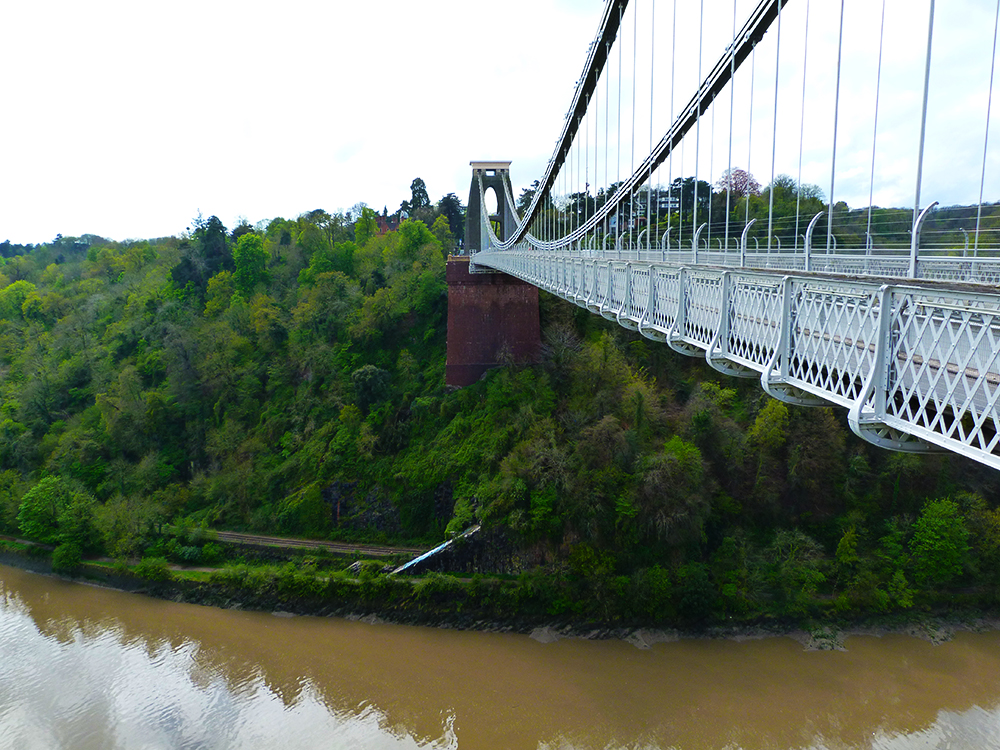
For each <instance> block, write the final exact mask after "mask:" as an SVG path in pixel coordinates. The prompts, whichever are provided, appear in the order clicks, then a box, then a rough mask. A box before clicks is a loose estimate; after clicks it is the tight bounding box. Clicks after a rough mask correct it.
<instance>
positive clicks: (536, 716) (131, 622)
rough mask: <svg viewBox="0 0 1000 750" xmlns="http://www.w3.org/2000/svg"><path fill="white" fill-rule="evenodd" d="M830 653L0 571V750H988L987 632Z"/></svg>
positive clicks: (991, 721)
mask: <svg viewBox="0 0 1000 750" xmlns="http://www.w3.org/2000/svg"><path fill="white" fill-rule="evenodd" d="M845 645H846V649H847V650H846V651H805V650H804V649H803V647H802V645H801V644H800V643H798V642H796V641H795V640H793V639H791V638H766V639H760V640H748V641H743V642H736V641H731V640H710V639H688V640H679V641H674V642H665V643H654V644H653V645H652V646H651V647H649V648H645V649H640V648H637V647H636V646H635V645H632V644H630V643H626V642H623V641H592V640H584V639H576V638H569V639H561V640H555V641H553V642H549V643H542V642H539V640H536V639H532V638H530V637H528V636H524V635H512V634H496V633H477V632H459V631H453V630H444V629H436V628H422V627H409V626H399V625H385V624H367V623H364V622H351V621H347V620H341V619H332V618H312V617H284V616H280V615H274V614H266V613H255V612H238V611H230V610H218V609H212V608H208V607H198V606H194V605H187V604H174V603H171V602H164V601H160V600H156V599H150V598H147V597H144V596H140V595H135V594H126V593H122V592H118V591H111V590H107V589H101V588H96V587H93V586H87V585H82V584H76V583H69V582H66V581H62V580H59V579H56V578H51V577H47V576H40V575H37V574H33V573H26V572H23V571H20V570H16V569H12V568H8V567H3V566H0V748H3V749H6V748H11V749H14V748H16V749H17V750H34V749H35V748H37V749H38V750H52V749H53V748H72V749H73V750H83V749H89V748H94V749H95V750H96V749H100V750H105V749H107V748H128V749H132V748H136V749H140V748H141V749H142V750H147V749H153V748H191V749H198V750H201V749H205V750H208V749H213V750H214V749H215V748H279V749H280V750H295V749H297V748H455V747H457V748H468V749H469V750H473V749H475V748H490V749H491V750H492V749H494V748H496V749H500V750H503V749H510V750H516V749H518V748H532V749H534V748H551V749H553V750H555V749H556V748H560V749H562V748H601V749H602V750H603V749H605V748H676V749H677V750H694V749H701V748H719V749H722V748H725V749H727V750H736V749H737V748H739V749H742V750H758V749H761V750H763V749H765V748H767V749H771V748H775V749H781V750H784V749H786V748H812V749H815V750H820V749H821V748H822V749H824V750H833V749H834V748H893V749H896V748H921V749H923V748H956V749H957V748H977V749H978V748H1000V633H997V632H987V633H959V634H957V635H956V637H955V638H954V639H953V640H951V641H949V642H947V643H944V644H942V645H937V646H935V645H931V644H930V643H928V642H927V641H924V640H921V639H918V638H913V637H907V636H902V635H892V636H884V637H881V638H876V637H869V636H852V637H849V638H848V639H847V640H846V644H845Z"/></svg>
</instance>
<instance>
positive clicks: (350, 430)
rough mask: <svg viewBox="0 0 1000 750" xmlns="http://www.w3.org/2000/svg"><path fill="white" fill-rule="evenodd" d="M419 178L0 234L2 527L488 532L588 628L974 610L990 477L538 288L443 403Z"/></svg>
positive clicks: (143, 534) (434, 210)
mask: <svg viewBox="0 0 1000 750" xmlns="http://www.w3.org/2000/svg"><path fill="white" fill-rule="evenodd" d="M418 182H419V185H418V184H417V183H418ZM414 187H415V189H414V197H413V201H411V202H410V203H411V205H408V206H406V208H407V209H408V211H407V213H408V214H409V216H410V218H407V219H405V220H403V221H402V222H401V223H400V224H399V225H398V228H397V229H395V230H391V231H385V224H386V222H385V221H384V217H380V216H379V215H377V214H376V213H375V212H373V211H371V210H370V209H368V208H364V207H359V209H358V210H357V211H355V212H352V214H329V213H327V212H325V211H322V210H316V211H311V212H308V213H305V214H302V215H301V216H299V217H297V218H295V219H282V218H279V219H274V220H273V221H271V222H269V223H267V224H266V225H258V226H251V225H249V224H246V223H243V224H241V225H240V226H237V227H235V228H233V229H232V230H230V229H228V228H227V227H225V226H223V224H222V222H221V221H220V220H219V219H218V218H216V217H214V216H212V217H209V218H207V219H205V218H202V217H199V218H198V219H197V220H195V222H194V224H193V226H192V227H191V229H190V231H189V232H187V233H185V234H184V235H182V236H181V237H171V238H164V239H157V240H149V241H134V242H133V241H129V242H110V241H106V240H103V239H101V238H99V237H95V236H84V237H78V238H69V237H65V238H64V237H58V238H57V239H56V240H54V241H53V242H50V243H46V244H42V245H38V246H34V247H19V246H12V245H10V243H4V245H3V246H2V249H3V255H4V261H3V265H2V267H0V274H2V276H0V531H2V532H4V533H7V534H11V535H19V536H27V537H29V538H33V539H35V540H36V541H40V542H46V543H50V544H54V545H59V546H58V548H57V560H58V559H60V558H62V559H64V560H68V561H72V560H74V559H78V558H79V556H80V555H81V554H82V555H84V556H88V555H98V554H105V555H108V556H111V557H114V558H120V559H128V558H140V557H142V556H143V555H152V554H158V555H162V554H173V555H175V556H177V555H179V556H180V557H181V558H183V559H187V560H194V559H197V557H198V555H199V554H200V550H199V549H198V548H197V547H190V546H186V547H185V546H182V547H179V548H178V547H177V546H176V545H174V546H173V547H169V546H165V543H164V539H165V537H164V530H165V528H166V527H167V525H171V526H173V527H182V528H192V527H195V528H225V529H232V530H254V531H261V532H267V533H276V534H288V535H297V536H310V537H316V538H331V539H347V540H352V539H356V540H362V539H363V540H377V541H387V542H393V541H400V542H402V541H406V542H425V543H432V542H438V541H440V540H441V539H443V538H445V536H446V534H449V533H454V532H457V531H461V530H463V529H465V528H466V527H468V526H470V525H472V524H474V523H481V524H482V525H483V527H484V529H486V530H488V531H489V532H490V533H491V534H492V535H493V536H492V537H491V538H493V539H502V540H504V544H505V545H506V554H507V565H506V569H507V570H508V571H511V570H513V571H515V572H516V571H518V570H522V571H525V572H524V573H523V574H522V579H521V580H522V581H523V582H524V586H526V587H528V588H529V589H530V590H532V591H534V592H536V593H538V592H540V591H542V592H543V593H538V595H539V596H541V597H542V600H543V601H544V602H545V604H544V607H545V610H546V611H547V612H549V613H550V614H574V613H575V614H578V615H581V616H600V617H603V618H610V619H614V618H615V617H616V616H617V614H619V613H622V612H625V613H626V614H627V616H628V617H630V618H632V619H643V618H645V619H650V620H657V621H658V620H660V619H663V618H668V619H669V618H679V619H680V620H686V621H703V620H716V619H724V618H728V617H737V618H753V617H757V616H759V615H761V614H763V613H766V614H769V615H777V616H790V617H794V616H800V615H816V614H828V613H831V612H833V613H847V614H850V613H866V612H879V613H884V612H891V611H896V610H906V609H909V608H912V607H914V606H922V605H925V604H931V603H938V604H940V603H941V602H943V601H950V600H957V599H960V598H961V597H962V596H965V597H966V598H968V597H969V596H972V598H973V599H974V601H975V602H977V603H978V604H983V603H987V604H988V603H992V602H995V601H996V595H997V592H1000V508H998V502H1000V493H998V489H1000V474H998V473H997V472H995V471H993V470H991V469H987V468H985V467H982V466H980V465H978V464H974V463H972V462H968V461H966V460H963V459H961V458H958V457H956V456H952V455H935V456H928V457H920V456H915V455H910V454H901V453H890V452H885V451H880V450H878V449H875V448H873V447H871V446H869V445H867V444H865V443H864V442H862V441H860V440H859V439H857V438H855V437H854V436H853V435H852V434H851V432H850V430H849V429H848V428H847V424H846V415H845V414H844V413H842V412H840V411H837V410H834V409H822V408H798V407H791V406H786V405H785V404H782V403H780V402H778V401H775V400H773V399H770V398H769V397H767V396H766V395H765V394H764V393H763V392H762V391H761V390H760V388H759V386H758V385H757V384H756V383H754V382H744V381H740V380H736V379H727V378H725V377H723V376H720V375H718V374H717V373H715V372H714V371H712V370H711V369H709V368H707V367H706V366H705V365H704V363H703V362H701V361H700V360H695V359H687V358H684V357H681V356H680V355H677V354H675V353H673V352H672V351H670V350H669V349H668V348H667V347H664V346H660V345H657V344H654V343H653V342H650V341H647V340H645V339H643V338H641V337H639V336H637V335H635V334H632V333H630V332H628V331H626V330H623V329H621V328H618V327H616V326H613V325H611V324H609V323H608V322H607V321H605V320H603V319H602V318H600V317H599V316H593V315H590V314H588V313H587V312H586V311H584V310H582V309H580V308H577V307H575V306H573V305H570V304H569V303H566V302H563V301H561V300H558V299H556V298H553V297H549V296H545V295H543V299H542V319H543V337H544V348H543V354H542V358H541V362H540V363H538V364H536V365H532V366H526V365H518V364H516V363H511V364H509V365H507V366H504V367H501V368H498V369H496V370H494V371H492V372H491V373H489V374H488V375H487V376H486V377H484V379H483V380H481V381H480V382H479V383H477V384H476V385H473V386H471V387H468V388H464V389H461V390H457V391H449V390H447V389H446V388H445V386H444V363H445V324H446V316H447V293H446V286H445V281H444V269H445V260H446V256H447V254H448V252H449V251H450V250H452V249H453V247H454V243H455V240H454V234H453V232H452V231H451V228H450V227H451V224H460V222H461V220H462V217H461V214H460V211H459V213H458V214H456V204H457V206H458V209H460V208H461V204H460V202H458V200H457V199H456V198H455V196H454V195H451V196H445V198H443V199H442V200H441V201H440V202H439V203H438V204H437V205H436V206H435V205H431V203H430V201H429V200H427V195H426V190H425V188H424V187H423V183H422V182H420V181H418V180H415V181H414ZM421 191H422V192H421ZM523 197H524V196H522V198H523ZM809 199H810V200H817V199H816V197H815V196H811V197H809ZM734 204H735V201H734ZM734 210H735V209H734ZM755 210H756V209H755ZM456 229H457V230H459V231H460V227H456ZM456 233H457V232H456ZM970 592H971V593H970ZM512 606H513V605H512Z"/></svg>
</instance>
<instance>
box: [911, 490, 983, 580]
mask: <svg viewBox="0 0 1000 750" xmlns="http://www.w3.org/2000/svg"><path fill="white" fill-rule="evenodd" d="M910 552H911V554H912V555H913V559H912V565H913V576H914V579H915V580H916V582H917V583H918V584H920V585H925V584H945V583H948V582H949V581H951V580H953V579H955V578H956V577H957V576H959V575H960V574H961V573H962V569H963V566H964V563H965V558H966V555H967V554H968V552H969V530H968V528H967V527H966V525H965V519H964V518H963V517H962V513H961V511H960V510H959V508H958V504H957V503H955V502H954V501H952V500H931V501H930V502H928V503H927V504H926V505H925V506H924V508H923V510H922V511H921V513H920V518H918V519H917V522H916V523H915V524H914V525H913V537H912V538H911V539H910Z"/></svg>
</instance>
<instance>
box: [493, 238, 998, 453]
mask: <svg viewBox="0 0 1000 750" xmlns="http://www.w3.org/2000/svg"><path fill="white" fill-rule="evenodd" d="M775 256H776V254H772V259H773V258H774V257H775ZM898 260H899V259H897V261H898ZM477 262H480V263H484V264H486V265H489V266H491V267H493V268H495V269H497V270H501V271H504V272H506V273H509V274H511V275H513V276H517V277H519V278H521V279H524V280H525V281H528V282H530V283H532V284H535V285H536V286H538V287H540V288H542V289H545V290H547V291H550V292H552V293H554V294H557V295H559V296H561V297H563V298H565V299H567V300H569V301H571V302H573V303H574V304H577V305H580V306H582V307H585V308H587V309H588V310H591V311H592V312H594V313H597V314H600V315H603V316H604V317H606V318H608V319H610V320H614V321H616V322H617V323H619V324H620V325H622V326H624V327H626V328H630V329H632V330H637V331H639V332H640V333H642V335H644V336H646V337H648V338H651V339H654V340H657V341H662V342H665V343H666V344H667V345H669V346H670V347H671V348H673V349H675V350H677V351H680V352H682V353H685V354H688V355H691V356H703V357H705V359H706V360H707V362H708V364H709V365H710V366H712V367H713V368H715V369H717V370H719V371H721V372H724V373H726V374H728V375H735V376H742V377H755V378H759V379H760V382H761V385H762V387H763V388H764V389H765V390H766V391H767V392H768V393H769V394H771V395H772V396H774V397H776V398H779V399H781V400H784V401H787V402H790V403H797V404H809V405H822V404H827V405H829V404H834V405H838V406H841V407H844V408H847V409H848V410H849V417H850V423H851V427H852V429H853V430H854V431H855V432H856V433H857V434H858V435H860V436H861V437H863V438H864V439H866V440H868V441H870V442H873V443H875V444H877V445H880V446H882V447H884V448H890V449H893V450H904V451H912V452H921V451H923V452H926V451H932V450H940V449H947V450H951V451H954V452H956V453H960V454H962V455H965V456H967V457H970V458H973V459H975V460H977V461H980V462H982V463H985V464H988V465H990V466H993V467H994V468H1000V449H998V440H1000V438H998V435H1000V430H998V427H1000V409H998V406H997V401H998V400H1000V297H998V296H997V295H995V294H990V293H985V292H977V291H974V290H973V288H971V287H970V288H951V287H937V286H934V285H927V286H915V285H914V284H913V283H912V282H909V283H907V282H901V283H885V281H886V280H885V279H880V280H876V279H858V278H854V279H844V278H836V277H833V276H824V275H821V274H810V275H806V274H802V273H801V272H796V271H794V270H791V271H790V270H788V269H772V270H766V269H760V270H754V269H750V268H739V269H727V268H725V267H724V266H722V265H719V266H716V267H710V266H691V265H685V264H684V262H683V261H682V262H678V263H672V262H666V263H665V262H663V261H661V260H659V259H656V261H649V260H644V259H642V258H632V259H621V260H619V259H610V258H597V257H588V256H587V255H586V253H585V252H567V253H551V252H538V251H531V250H522V251H516V250H511V251H505V252H493V253H485V254H481V255H480V256H477Z"/></svg>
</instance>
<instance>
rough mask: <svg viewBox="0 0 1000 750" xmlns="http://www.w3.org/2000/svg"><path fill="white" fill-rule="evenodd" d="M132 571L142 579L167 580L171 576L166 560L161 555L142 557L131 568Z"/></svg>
mask: <svg viewBox="0 0 1000 750" xmlns="http://www.w3.org/2000/svg"><path fill="white" fill-rule="evenodd" d="M132 572H133V573H134V574H135V575H136V576H138V577H139V578H142V579H143V580H144V581H169V580H170V579H171V578H173V573H171V572H170V568H169V567H168V566H167V561H166V560H164V559H163V558H162V557H144V558H142V560H140V561H139V562H138V563H137V564H136V566H135V567H134V568H132Z"/></svg>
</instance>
